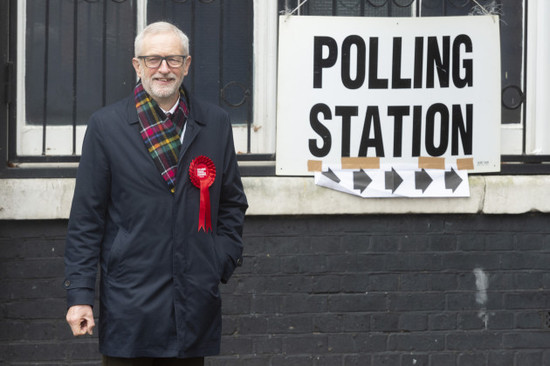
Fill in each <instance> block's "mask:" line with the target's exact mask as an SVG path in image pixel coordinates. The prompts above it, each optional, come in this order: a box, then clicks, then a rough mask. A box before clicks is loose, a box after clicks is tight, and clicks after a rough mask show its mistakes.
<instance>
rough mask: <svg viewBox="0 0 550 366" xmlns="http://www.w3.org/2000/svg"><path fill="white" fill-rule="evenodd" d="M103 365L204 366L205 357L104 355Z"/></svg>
mask: <svg viewBox="0 0 550 366" xmlns="http://www.w3.org/2000/svg"><path fill="white" fill-rule="evenodd" d="M103 366H204V357H197V358H143V357H141V358H119V357H109V356H103Z"/></svg>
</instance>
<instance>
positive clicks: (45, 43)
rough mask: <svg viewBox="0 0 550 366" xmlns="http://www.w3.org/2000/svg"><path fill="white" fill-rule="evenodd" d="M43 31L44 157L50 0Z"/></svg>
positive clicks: (47, 0)
mask: <svg viewBox="0 0 550 366" xmlns="http://www.w3.org/2000/svg"><path fill="white" fill-rule="evenodd" d="M44 23H45V27H44V28H45V29H44V105H43V110H42V113H43V119H42V155H43V156H45V155H46V127H47V125H48V48H49V32H50V0H46V14H45V20H44Z"/></svg>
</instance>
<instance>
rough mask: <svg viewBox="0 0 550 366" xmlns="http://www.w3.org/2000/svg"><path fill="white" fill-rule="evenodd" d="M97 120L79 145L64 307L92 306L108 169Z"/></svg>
mask: <svg viewBox="0 0 550 366" xmlns="http://www.w3.org/2000/svg"><path fill="white" fill-rule="evenodd" d="M100 126H101V125H100V123H99V118H98V117H97V116H92V118H91V119H90V121H89V123H88V127H87V130H86V135H85V137H84V142H83V145H82V155H81V158H80V164H79V167H78V172H77V178H76V186H75V192H74V197H73V202H72V206H71V214H70V217H69V225H68V230H67V239H66V244H65V282H64V287H65V289H66V290H67V305H68V307H70V306H73V305H92V306H93V303H94V297H95V281H96V275H97V266H98V262H99V254H100V247H101V241H102V238H103V234H104V227H105V216H106V208H107V203H108V197H109V195H110V169H109V163H108V159H107V155H106V152H105V144H104V140H103V138H102V135H101V128H100Z"/></svg>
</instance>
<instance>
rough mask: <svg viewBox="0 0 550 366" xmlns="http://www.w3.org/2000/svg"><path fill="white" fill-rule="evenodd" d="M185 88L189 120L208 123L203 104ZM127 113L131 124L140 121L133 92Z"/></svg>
mask: <svg viewBox="0 0 550 366" xmlns="http://www.w3.org/2000/svg"><path fill="white" fill-rule="evenodd" d="M184 89H185V95H187V99H188V102H189V117H188V120H187V122H192V123H197V124H199V125H202V126H204V125H206V118H205V113H204V112H205V111H204V110H203V106H202V105H200V104H199V103H197V100H196V99H195V98H193V96H191V95H189V92H188V91H187V89H186V88H185V87H184ZM126 115H127V121H128V123H129V124H135V123H139V119H138V115H137V109H136V104H135V101H134V95H133V94H132V95H131V96H130V97H129V98H128V104H127V106H126ZM188 127H189V126H188Z"/></svg>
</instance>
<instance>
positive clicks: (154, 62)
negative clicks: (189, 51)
mask: <svg viewBox="0 0 550 366" xmlns="http://www.w3.org/2000/svg"><path fill="white" fill-rule="evenodd" d="M137 58H139V59H142V60H143V62H145V66H146V67H148V68H150V69H156V68H158V67H160V65H161V64H162V61H163V60H166V63H167V64H168V66H170V67H174V68H175V67H181V65H183V62H184V61H185V59H186V58H187V56H184V55H171V56H164V57H162V56H138V57H137Z"/></svg>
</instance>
